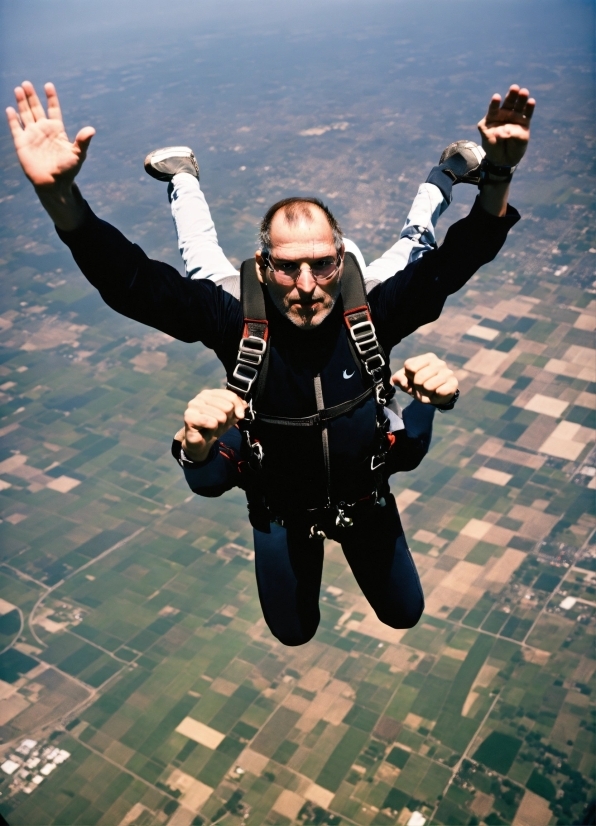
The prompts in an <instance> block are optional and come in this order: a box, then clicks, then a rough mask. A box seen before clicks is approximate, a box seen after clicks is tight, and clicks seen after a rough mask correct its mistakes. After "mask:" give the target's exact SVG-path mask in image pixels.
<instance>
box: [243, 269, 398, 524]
mask: <svg viewBox="0 0 596 826" xmlns="http://www.w3.org/2000/svg"><path fill="white" fill-rule="evenodd" d="M240 284H241V296H242V311H243V315H244V328H243V331H242V338H241V340H240V346H239V348H238V356H237V358H236V365H235V367H234V370H233V372H232V375H231V377H230V379H229V380H228V384H227V387H228V390H232V391H233V392H234V393H237V394H238V395H239V396H240V397H241V398H242V399H244V400H245V401H247V402H249V407H248V409H247V411H246V413H245V418H244V420H243V421H242V422H241V423H240V428H241V430H242V432H243V436H244V442H245V445H246V448H247V466H248V473H249V475H250V477H251V480H252V481H250V482H249V486H248V488H250V489H252V491H253V493H252V496H251V495H249V511H251V500H252V502H253V506H254V503H257V502H258V507H259V508H260V510H259V514H258V519H261V520H262V519H266V513H267V512H268V509H267V503H266V501H265V492H264V488H263V482H262V478H261V477H262V472H261V470H262V460H263V449H262V447H261V445H260V444H259V443H258V441H257V440H255V441H252V439H251V436H250V425H251V423H252V422H254V420H255V419H258V420H259V421H261V422H265V423H267V424H274V425H281V426H289V427H313V426H319V427H321V429H322V434H323V451H324V453H325V465H326V469H327V476H328V479H327V486H328V490H329V485H330V473H331V469H330V465H329V455H328V452H329V451H328V441H327V438H326V436H327V431H326V425H327V423H328V422H330V421H332V420H333V419H336V418H338V417H339V416H343V415H345V414H346V413H349V412H350V411H351V410H353V409H354V408H355V407H357V406H358V405H359V404H361V403H362V402H363V401H365V400H366V399H367V398H369V397H370V396H371V395H373V394H374V396H375V400H376V403H377V435H378V438H377V442H378V444H377V449H376V451H375V454H374V455H373V456H372V457H371V470H372V472H373V476H374V478H375V488H376V490H375V491H374V492H373V498H374V500H375V501H378V502H379V503H380V504H384V500H383V499H382V497H381V496H380V493H379V492H380V491H381V489H382V488H383V485H384V483H385V477H384V463H385V453H386V452H387V447H386V441H387V439H386V429H387V419H386V417H385V416H384V414H383V406H384V405H385V404H386V403H387V402H388V401H389V399H390V398H391V397H392V396H393V393H394V392H395V391H394V388H393V386H392V385H391V382H390V369H389V364H388V361H387V358H386V356H385V353H384V352H383V349H382V347H381V345H380V343H379V341H378V339H377V335H376V332H375V328H374V325H373V322H372V318H371V314H370V309H369V306H368V301H367V298H366V290H365V288H364V280H363V278H362V273H361V271H360V267H359V266H358V262H357V261H356V258H355V257H354V256H353V255H352V254H351V253H346V254H345V257H344V271H343V275H342V279H341V295H342V300H343V305H344V321H345V324H346V327H347V330H348V344H349V346H350V350H351V351H352V355H353V357H354V361H355V362H356V364H357V366H358V368H359V369H360V372H361V374H362V376H363V378H364V375H365V374H366V376H367V377H368V381H370V382H371V384H372V386H371V387H369V388H368V389H367V390H365V392H364V393H361V394H360V395H359V396H358V397H357V398H355V399H349V400H348V401H345V402H342V403H341V404H338V405H335V406H334V407H329V408H325V407H324V406H323V398H322V392H321V387H320V377H317V379H318V385H317V380H315V390H316V388H317V386H318V390H319V392H318V394H317V412H316V413H315V414H313V415H312V416H304V417H301V418H288V417H284V416H269V415H266V414H262V413H258V412H256V411H253V406H252V403H253V401H254V402H255V403H256V404H258V400H259V397H260V396H261V393H262V390H263V388H264V386H265V382H266V380H267V371H268V364H269V346H268V344H269V341H268V339H269V325H268V322H267V311H266V306H265V296H264V292H263V290H264V288H263V285H262V284H261V282H260V281H259V280H258V278H257V271H256V261H255V259H254V258H252V259H249V260H247V261H244V263H243V264H242V267H241V268H240ZM248 488H247V494H250V490H249V489H248ZM329 507H331V501H329V504H328V506H327V508H329ZM351 508H352V505H346V503H344V502H340V503H339V505H337V522H336V524H338V525H342V526H348V525H350V524H351V523H352V520H351V518H350V517H349V516H348V515H347V513H346V512H345V510H346V509H348V510H350V509H351ZM263 509H264V510H263ZM254 510H255V514H254V515H255V517H257V512H256V511H257V508H256V507H254ZM251 512H252V511H251ZM253 524H255V522H254V521H253ZM261 529H263V528H261ZM315 529H316V526H313V529H312V530H313V531H314V532H315V533H317V530H315Z"/></svg>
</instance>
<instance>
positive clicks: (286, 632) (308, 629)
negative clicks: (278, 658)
mask: <svg viewBox="0 0 596 826" xmlns="http://www.w3.org/2000/svg"><path fill="white" fill-rule="evenodd" d="M265 621H266V623H267V625H268V626H269V630H270V631H271V633H272V634H273V636H274V637H275V638H276V639H278V640H279V641H280V642H281V643H282V645H287V646H292V647H294V646H297V645H304V644H305V643H307V642H309V641H310V640H312V638H313V637H314V635H315V634H316V632H317V628H318V627H319V620H318V618H317V620H316V622H312V623H301V622H285V623H283V622H282V623H280V622H270V621H269V619H268V618H267V617H265Z"/></svg>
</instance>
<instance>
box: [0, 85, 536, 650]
mask: <svg viewBox="0 0 596 826" xmlns="http://www.w3.org/2000/svg"><path fill="white" fill-rule="evenodd" d="M46 94H47V96H48V114H49V119H48V118H46V116H45V112H44V110H43V107H42V106H41V103H40V102H39V99H38V98H37V95H36V94H35V90H34V89H33V86H32V85H31V84H30V83H24V84H23V86H22V87H18V88H17V89H16V90H15V95H16V99H17V103H18V109H19V114H18V115H17V113H16V112H15V110H14V109H9V110H8V119H9V123H10V127H11V130H12V134H13V137H14V141H15V147H16V150H17V153H18V156H19V160H20V161H21V164H22V166H23V170H24V172H25V174H26V175H27V177H29V179H30V180H31V182H32V183H33V185H34V187H35V189H36V192H37V194H38V196H39V198H40V201H41V203H42V205H43V206H44V207H45V209H46V210H47V212H48V213H49V215H50V217H51V218H52V219H53V220H54V223H55V225H56V228H57V230H58V233H59V235H60V237H61V238H62V240H63V241H64V242H65V243H66V244H67V245H68V246H69V247H70V249H71V251H72V253H73V255H74V258H75V260H76V261H77V263H78V265H79V267H80V268H81V270H82V271H83V273H84V274H85V276H86V277H87V278H88V279H89V281H90V282H91V283H92V284H93V285H94V286H96V287H97V288H98V290H99V291H100V293H101V295H102V297H103V298H104V300H105V301H106V302H107V303H108V304H109V305H110V306H111V307H113V308H114V309H116V310H117V311H119V312H121V313H123V314H124V315H126V316H128V317H130V318H133V319H136V320H138V321H141V322H143V323H145V324H149V325H151V326H154V327H156V328H158V329H160V330H162V331H163V332H166V333H168V334H170V335H172V336H174V337H176V338H178V339H181V340H183V341H202V342H203V344H205V345H206V346H207V347H209V348H211V349H213V350H214V351H215V352H216V354H217V355H218V357H219V358H220V360H221V361H222V363H223V364H224V366H225V368H226V372H227V375H228V381H229V385H230V386H234V385H233V381H234V380H237V379H236V367H237V355H238V352H239V344H240V342H241V341H242V340H243V330H244V327H245V324H244V315H243V311H242V307H241V305H240V303H239V302H238V300H237V299H236V298H234V297H233V296H232V295H230V294H229V293H227V292H225V291H224V290H222V289H220V288H218V287H217V286H216V285H215V284H213V283H212V282H210V281H209V279H202V280H198V281H193V280H186V279H181V278H180V276H179V274H178V273H177V271H176V270H174V269H173V268H171V267H169V266H168V265H166V264H163V263H160V262H157V261H152V260H150V259H148V258H147V257H146V255H145V254H144V253H143V251H142V250H141V249H139V247H137V246H135V245H134V244H131V243H130V242H129V241H127V239H125V238H124V236H122V235H121V234H120V233H119V232H118V231H117V230H116V229H115V228H113V227H111V226H110V225H109V224H106V223H105V222H103V221H100V220H99V219H98V218H97V217H96V216H95V215H94V214H93V213H92V212H91V210H90V208H89V206H88V205H87V204H86V203H85V201H84V200H83V199H82V197H81V195H80V193H79V191H78V189H77V188H76V186H75V185H74V179H75V177H76V175H77V174H78V172H79V170H80V168H81V165H82V163H83V161H84V159H85V155H86V152H87V149H88V146H89V142H90V140H91V138H92V136H93V134H94V130H93V129H92V128H91V127H86V128H85V129H82V130H81V131H80V132H79V133H78V135H77V136H76V138H75V141H74V143H72V144H71V143H70V142H69V141H68V138H67V136H66V133H65V131H64V127H63V124H62V118H61V115H60V108H59V104H58V98H57V95H56V92H55V89H54V87H53V86H52V85H51V84H48V85H47V86H46ZM533 110H534V101H533V100H532V99H530V98H529V93H528V91H527V89H520V88H519V87H518V86H511V87H510V89H509V92H508V94H507V96H506V97H505V100H504V101H503V103H502V105H501V99H500V96H499V95H494V96H493V98H492V100H491V102H490V104H489V108H488V112H487V115H486V117H485V118H483V119H482V120H481V121H480V123H479V129H480V133H481V136H482V144H483V148H484V150H485V152H486V158H485V161H484V162H483V180H482V187H481V192H480V195H479V197H478V199H477V201H476V203H475V205H474V207H473V209H472V211H471V212H470V214H469V215H468V216H467V217H466V218H464V219H463V220H462V221H459V222H457V223H456V224H454V225H453V226H452V227H451V228H450V230H449V231H448V233H447V236H446V238H445V241H444V243H443V244H442V246H441V247H439V248H438V249H436V250H432V251H431V252H429V253H427V254H426V255H425V256H424V257H423V258H421V259H419V260H417V261H415V262H413V263H411V264H409V265H408V266H407V267H406V268H405V270H403V271H402V272H400V273H397V274H396V275H394V276H393V277H391V278H388V279H386V280H385V281H383V283H380V284H379V285H378V286H376V287H375V288H374V289H372V290H371V291H370V292H369V294H368V304H369V307H370V317H371V320H372V324H374V329H375V330H376V339H375V340H376V341H378V343H379V345H380V348H382V350H383V351H384V353H386V354H389V353H390V351H391V349H392V347H393V346H394V345H395V344H397V343H398V342H399V341H400V340H401V339H402V338H404V337H405V336H406V335H409V334H410V333H411V332H413V331H414V330H416V329H417V328H418V327H419V326H420V325H422V324H426V323H428V322H430V321H432V320H434V319H436V318H438V316H439V315H440V313H441V310H442V308H443V305H444V303H445V300H446V298H447V296H448V295H450V294H451V293H453V292H456V291H457V290H458V289H460V288H461V287H462V286H463V285H464V284H465V283H466V282H467V281H468V279H469V278H470V277H471V276H472V275H473V274H474V273H475V272H476V270H477V269H478V268H479V267H480V266H482V264H484V263H486V262H487V261H490V260H492V258H494V257H495V255H496V254H497V253H498V251H499V249H500V248H501V246H502V245H503V243H504V241H505V238H506V235H507V232H508V230H509V228H510V227H511V226H513V224H514V223H516V222H517V220H519V215H518V213H517V212H516V210H514V209H513V208H511V207H509V206H508V203H507V196H508V192H509V183H510V180H511V177H512V173H513V171H514V169H515V166H516V165H517V163H518V162H519V161H520V160H521V158H522V157H523V155H524V153H525V151H526V148H527V143H528V140H529V124H530V118H531V116H532V113H533ZM343 252H344V251H343V244H342V236H341V231H340V230H339V227H338V225H337V222H336V221H335V219H334V218H333V216H332V215H331V214H330V213H329V211H328V210H326V209H325V208H323V207H322V206H320V205H318V204H316V203H313V202H312V200H310V201H309V200H308V199H306V201H305V200H304V199H289V200H287V201H285V202H281V203H280V204H278V205H275V207H274V208H272V209H270V210H269V211H268V213H267V215H266V216H265V218H264V220H263V222H262V225H261V249H260V250H259V251H258V252H257V253H256V256H255V260H254V262H248V267H249V269H250V268H252V272H253V273H254V275H255V277H256V278H258V281H259V282H260V284H261V285H262V289H261V292H260V293H259V294H260V295H261V299H262V301H263V302H264V305H265V308H266V315H267V322H268V325H269V327H268V353H269V365H268V375H267V381H266V382H265V384H264V387H263V388H262V392H261V393H260V396H259V410H258V412H259V414H260V418H259V419H257V421H256V429H255V431H254V433H253V434H252V435H251V438H253V437H254V441H253V447H254V444H255V443H258V444H259V445H260V446H261V448H262V450H264V454H265V461H264V463H263V469H264V474H263V475H260V476H259V482H258V484H260V485H261V492H260V498H261V505H262V508H261V512H260V514H258V515H256V516H255V517H254V519H255V521H254V522H253V524H255V522H257V523H258V525H259V527H257V528H256V529H255V553H256V568H257V581H258V585H259V593H260V596H261V599H262V605H263V607H264V613H265V619H266V620H267V622H268V624H269V626H270V628H271V629H272V631H273V633H274V634H275V635H276V636H277V637H278V639H280V640H281V641H282V642H284V643H286V644H288V645H298V644H301V643H303V642H306V641H307V640H308V639H310V638H311V637H312V636H313V634H314V633H315V630H316V627H317V624H318V618H319V614H318V594H319V585H320V579H321V570H322V561H323V536H322V534H325V535H326V536H328V537H331V538H334V539H337V540H338V541H339V542H340V543H341V545H342V548H343V550H344V553H345V555H346V557H347V559H348V562H349V563H350V566H351V568H352V570H353V572H354V574H355V576H356V579H357V580H358V583H359V584H360V586H361V588H362V590H363V592H364V593H365V595H366V597H367V598H368V600H369V602H371V604H372V605H373V607H374V609H375V611H376V613H377V616H378V617H379V619H381V621H383V622H385V623H387V624H388V625H390V626H392V627H396V628H403V627H409V626H411V625H413V624H415V623H416V622H417V621H418V618H419V617H420V614H421V612H422V608H423V598H422V592H421V589H420V583H419V581H418V576H417V573H416V569H415V567H414V564H413V562H412V559H411V556H410V553H409V550H408V548H407V544H406V543H405V539H404V536H403V530H402V528H401V523H400V520H399V515H398V513H397V509H396V506H395V501H394V499H393V497H392V496H391V494H390V493H389V488H388V485H387V482H386V478H385V480H384V486H383V485H382V486H380V487H379V485H378V484H377V481H376V479H375V478H374V476H375V474H374V471H373V468H371V459H374V458H375V451H376V444H377V442H376V437H377V412H378V404H377V403H376V400H375V398H374V396H371V394H370V390H371V386H372V384H373V383H375V388H377V382H376V380H375V379H374V378H371V375H367V371H364V370H363V371H362V372H360V371H358V370H357V369H355V365H354V357H353V355H352V350H351V349H350V348H351V344H350V335H351V333H350V332H348V330H347V329H346V325H345V324H344V317H343V297H342V292H341V291H342V280H344V279H343V276H344V274H345V272H347V271H348V269H349V266H348V265H349V260H348V261H344V254H343ZM366 312H367V313H368V310H367V311H366ZM352 338H354V340H356V338H355V335H352ZM380 348H379V350H380ZM368 372H369V373H372V372H374V371H368ZM358 399H361V402H360V403H358V404H353V401H354V400H358ZM241 408H242V405H240V406H239V407H238V408H237V409H235V410H234V411H233V413H234V416H235V417H236V418H238V419H239V418H240V417H241V415H242V413H243V410H242V409H241ZM332 410H336V411H337V410H341V411H344V410H345V411H347V412H342V413H338V414H337V415H336V416H335V415H334V416H331V414H330V412H329V411H332ZM323 412H326V413H329V416H330V418H329V421H328V422H327V424H321V423H322V422H323V420H322V418H321V416H322V413H323ZM226 415H229V414H226ZM298 420H308V421H309V422H311V421H315V420H318V421H319V425H320V426H318V427H316V428H314V427H300V426H296V427H295V429H294V433H295V435H294V436H293V438H292V439H291V440H288V439H287V435H286V432H285V428H284V427H281V426H279V425H281V423H282V422H283V421H291V422H293V423H294V424H295V423H296V422H297V421H298ZM281 431H283V433H282V432H281ZM288 442H289V449H288ZM187 446H188V445H187ZM182 447H184V445H182ZM190 450H191V452H192V448H190ZM190 458H191V460H192V457H190ZM183 461H184V460H183ZM195 464H196V463H195ZM253 501H254V500H253ZM346 503H347V505H348V506H349V508H350V515H349V516H347V515H346V513H345V505H346ZM263 514H269V515H270V517H271V518H272V519H273V520H274V521H269V522H265V520H264V517H263ZM335 516H336V518H335ZM280 559H281V560H282V561H283V565H281V566H280V565H279V564H278V561H279V560H280Z"/></svg>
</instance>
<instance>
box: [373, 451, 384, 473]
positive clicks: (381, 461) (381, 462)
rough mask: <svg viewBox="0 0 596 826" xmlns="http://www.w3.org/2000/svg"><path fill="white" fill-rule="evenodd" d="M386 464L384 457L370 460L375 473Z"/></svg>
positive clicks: (378, 456) (379, 456) (375, 457)
mask: <svg viewBox="0 0 596 826" xmlns="http://www.w3.org/2000/svg"><path fill="white" fill-rule="evenodd" d="M375 463H376V464H375ZM384 464H385V457H384V456H383V455H377V456H372V457H371V460H370V469H371V470H372V471H373V472H374V471H375V470H379V468H382V467H383V465H384Z"/></svg>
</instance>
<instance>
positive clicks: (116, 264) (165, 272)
mask: <svg viewBox="0 0 596 826" xmlns="http://www.w3.org/2000/svg"><path fill="white" fill-rule="evenodd" d="M518 220H519V214H518V213H517V211H516V210H515V209H513V208H512V207H508V211H507V215H506V216H504V217H502V218H497V217H495V216H493V215H490V214H489V213H487V212H485V211H484V210H483V209H482V208H481V207H480V205H479V203H478V201H476V203H475V204H474V206H473V208H472V210H471V212H470V214H469V215H468V216H466V217H465V218H463V219H462V220H461V221H458V222H457V223H455V224H453V225H452V226H451V227H450V229H449V230H448V232H447V235H446V237H445V241H444V242H443V244H442V245H441V246H440V247H438V248H437V249H435V250H432V251H431V252H428V253H426V254H425V255H424V256H423V257H422V258H420V259H418V260H417V261H415V262H413V263H412V264H409V265H408V266H407V267H406V268H405V269H404V270H402V271H401V272H399V273H397V274H396V275H394V276H393V277H392V278H390V279H388V280H387V281H385V282H383V283H381V284H379V285H378V286H376V287H374V289H372V290H371V292H370V293H369V295H368V300H369V304H370V309H371V314H372V318H373V322H374V325H375V328H376V331H377V336H378V339H379V341H380V343H381V345H382V347H383V349H384V351H385V352H386V353H387V354H389V353H390V352H391V349H392V348H393V347H394V346H395V345H396V344H398V343H399V342H400V341H401V340H402V339H403V338H404V337H405V336H407V335H409V334H410V333H412V332H413V331H414V330H416V329H417V328H418V327H420V326H421V325H423V324H427V323H429V322H431V321H434V320H435V319H437V318H438V317H439V315H440V314H441V311H442V309H443V306H444V304H445V301H446V299H447V296H449V295H450V294H452V293H454V292H456V291H457V290H459V289H460V288H461V287H462V286H463V285H464V284H465V283H466V282H467V281H468V280H469V279H470V278H471V277H472V275H474V273H475V272H476V271H477V270H478V268H479V267H481V266H482V265H483V264H485V263H487V262H488V261H491V260H492V259H493V258H494V257H495V256H496V255H497V253H498V252H499V250H500V249H501V247H502V246H503V244H504V242H505V239H506V236H507V232H508V231H509V229H510V228H511V227H512V226H513V225H514V224H515V223H516V222H517V221H518ZM59 235H60V237H61V238H62V240H63V241H64V242H65V243H66V244H67V245H68V246H69V247H70V249H71V251H72V254H73V256H74V258H75V260H76V262H77V264H78V265H79V267H80V269H81V270H82V272H83V274H84V275H85V276H86V277H87V278H88V280H89V281H90V282H91V283H92V284H93V285H94V286H95V287H96V288H97V289H98V290H99V292H100V294H101V296H102V298H103V299H104V301H105V302H106V303H107V304H108V305H109V306H110V307H112V308H113V309H115V310H116V311H118V312H119V313H122V314H123V315H125V316H128V317H129V318H132V319H135V320H137V321H140V322H142V323H143V324H148V325H150V326H152V327H155V328H157V329H158V330H162V331H163V332H164V333H167V334H169V335H171V336H173V337H174V338H177V339H180V340H182V341H187V342H195V341H201V342H202V343H203V344H204V345H205V346H206V347H209V348H211V349H213V350H214V351H215V353H216V354H217V356H218V357H219V358H220V360H221V361H222V363H223V365H224V367H225V369H226V372H227V373H228V375H230V373H231V371H232V370H233V369H234V365H235V362H236V354H237V351H238V344H239V341H240V337H241V334H242V326H243V317H242V307H241V305H240V302H239V301H238V300H237V299H235V298H234V297H233V296H231V295H230V294H229V293H227V292H225V291H223V290H222V289H221V288H220V287H217V286H216V285H215V284H213V283H212V282H211V281H208V280H197V281H191V280H189V279H185V278H181V277H180V274H179V273H178V271H177V270H175V269H174V268H173V267H170V266H169V265H168V264H165V263H162V262H160V261H154V260H152V259H150V258H148V257H147V256H146V255H145V253H144V252H143V251H142V250H141V249H140V247H138V246H137V245H136V244H132V243H131V242H130V241H128V240H127V239H126V238H125V237H124V236H123V235H122V234H121V233H120V232H119V231H118V230H117V229H115V228H114V227H112V226H111V225H110V224H108V223H106V222H104V221H101V220H100V219H99V218H97V217H96V216H95V215H94V214H93V213H92V212H91V210H90V209H89V211H88V213H87V217H86V220H85V221H84V223H83V225H82V226H81V227H79V228H78V229H77V230H74V231H73V232H60V231H59ZM268 318H269V322H270V362H269V372H268V377H267V386H266V388H265V390H264V393H263V398H262V401H261V403H260V412H262V413H269V414H271V415H278V416H291V417H299V416H308V415H311V414H313V413H315V412H316V400H315V393H314V384H313V380H314V377H315V376H316V375H317V374H320V375H321V382H322V388H323V396H324V403H325V406H326V407H331V406H333V405H336V404H339V403H341V402H343V401H345V400H347V399H351V398H355V397H356V396H358V395H359V394H360V393H361V392H362V391H363V390H364V389H366V388H365V386H364V384H363V382H362V378H361V376H360V373H359V371H358V370H357V369H356V366H355V364H354V359H353V357H352V355H351V352H350V350H349V347H348V343H347V333H346V329H345V325H344V324H343V323H342V306H341V300H340V301H338V303H337V305H336V307H335V308H334V310H333V311H332V313H331V314H330V315H329V317H328V318H327V319H326V320H325V321H324V322H323V323H322V324H321V325H320V326H319V327H317V328H315V329H314V330H309V331H304V330H300V329H298V328H297V327H295V326H294V325H293V324H292V323H291V322H289V321H288V320H287V319H286V318H285V317H283V316H282V315H281V314H280V313H279V312H278V311H277V310H276V309H275V308H274V307H273V306H272V305H271V306H269V307H268ZM345 376H347V378H345ZM260 428H261V432H260V434H259V435H260V438H261V441H262V444H263V448H264V451H265V457H266V471H267V480H268V484H267V487H268V489H269V491H270V495H271V497H272V500H271V504H272V505H273V506H274V507H275V506H277V507H282V508H283V505H284V503H286V504H287V503H288V502H292V503H293V505H294V506H295V507H315V506H318V505H321V504H323V503H324V501H325V499H326V486H325V470H324V463H323V453H322V447H321V439H320V434H319V433H317V432H315V431H316V430H317V429H316V428H292V434H291V439H289V438H288V429H287V428H280V427H278V426H265V425H263V424H261V425H260ZM374 438H375V404H374V401H373V400H372V399H368V400H367V401H365V402H363V403H362V404H361V405H360V406H359V407H358V408H356V409H355V410H353V411H351V412H350V413H349V414H347V415H345V416H342V417H340V418H338V419H336V420H334V421H333V422H331V424H330V426H329V441H330V451H331V468H332V485H333V490H334V498H335V497H337V498H338V499H345V501H348V502H349V501H354V500H355V499H357V498H359V496H361V495H363V494H364V493H365V492H370V489H371V485H370V479H369V476H368V475H367V473H368V466H369V464H370V456H371V452H372V450H373V444H374Z"/></svg>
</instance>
